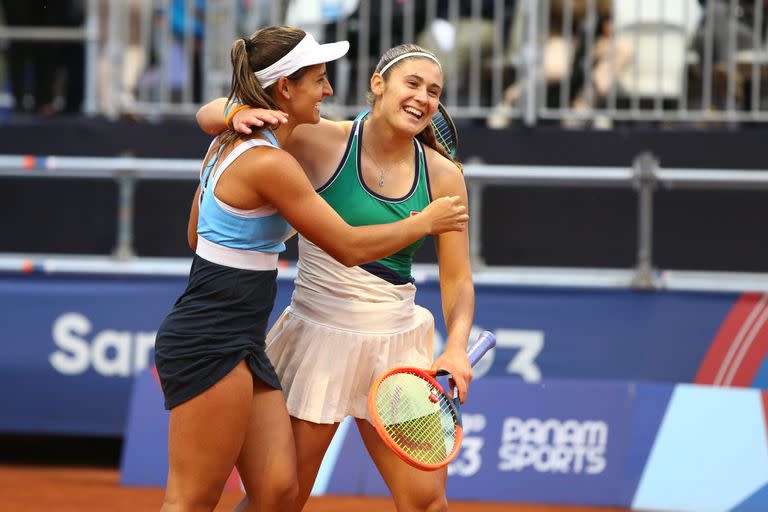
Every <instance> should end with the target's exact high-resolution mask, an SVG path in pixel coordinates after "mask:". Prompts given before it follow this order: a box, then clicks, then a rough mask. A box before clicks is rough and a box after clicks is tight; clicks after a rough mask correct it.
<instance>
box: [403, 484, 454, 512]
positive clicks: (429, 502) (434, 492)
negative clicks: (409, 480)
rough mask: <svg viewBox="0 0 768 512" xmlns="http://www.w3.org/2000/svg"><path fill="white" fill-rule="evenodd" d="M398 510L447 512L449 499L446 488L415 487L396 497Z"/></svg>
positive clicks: (406, 511) (405, 511) (408, 511)
mask: <svg viewBox="0 0 768 512" xmlns="http://www.w3.org/2000/svg"><path fill="white" fill-rule="evenodd" d="M395 507H396V508H397V510H398V512H416V511H419V512H446V511H447V510H448V499H447V498H446V496H445V489H424V488H422V489H418V490H416V489H414V490H412V492H409V493H407V494H406V495H403V496H400V497H399V498H397V499H395Z"/></svg>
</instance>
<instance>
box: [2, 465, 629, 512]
mask: <svg viewBox="0 0 768 512" xmlns="http://www.w3.org/2000/svg"><path fill="white" fill-rule="evenodd" d="M0 497H2V498H0V499H2V505H1V506H0V508H2V510H8V511H9V512H10V511H13V512H52V511H55V512H95V511H100V512H101V511H110V512H143V511H157V510H159V509H160V503H161V501H162V498H163V491H162V489H155V488H136V487H121V486H120V485H119V472H118V470H117V469H105V468H88V467H62V466H55V467H54V466H14V465H0ZM239 500H240V495H239V494H238V493H235V492H227V493H225V494H224V495H223V496H222V499H221V501H220V502H219V506H218V507H217V508H216V512H224V511H227V510H230V509H231V508H232V506H233V505H234V504H235V503H237V502H238V501H239ZM304 510H305V511H306V512H353V511H354V512H359V511H365V512H394V510H395V509H394V507H393V506H392V503H391V502H390V501H389V500H388V499H373V498H353V497H338V496H324V497H318V498H311V499H310V501H309V503H308V505H307V506H306V508H305V509H304ZM450 510H451V512H627V511H626V509H619V508H584V507H560V506H547V505H530V504H521V505H511V504H502V503H479V502H451V504H450Z"/></svg>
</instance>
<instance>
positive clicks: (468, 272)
mask: <svg viewBox="0 0 768 512" xmlns="http://www.w3.org/2000/svg"><path fill="white" fill-rule="evenodd" d="M435 160H436V161H434V162H430V178H431V180H430V181H431V182H432V194H433V196H437V195H444V194H445V195H452V196H458V197H460V198H461V202H462V204H464V205H466V204H467V189H466V186H465V185H464V177H463V176H462V174H461V172H460V171H459V170H458V169H457V168H456V166H455V165H454V164H452V163H451V162H449V161H448V160H447V159H445V158H443V157H440V158H439V159H437V158H435ZM436 245H437V257H438V264H439V268H440V295H441V299H442V304H443V317H444V318H445V327H446V330H447V332H448V339H447V341H446V346H445V351H444V352H443V354H442V355H441V356H440V357H439V358H438V359H437V360H436V361H435V364H434V365H433V368H440V369H443V370H447V371H448V372H450V374H451V377H452V378H453V381H454V382H455V383H456V387H457V388H458V391H459V397H460V398H461V401H462V402H463V401H464V399H465V398H466V396H467V391H468V390H469V383H470V381H471V380H472V367H471V365H470V364H469V359H468V357H467V340H468V338H469V332H470V330H471V329H472V320H473V317H474V311H475V288H474V283H473V281H472V267H471V264H470V260H469V239H468V236H467V233H466V231H464V232H448V233H443V234H441V235H439V236H437V237H436Z"/></svg>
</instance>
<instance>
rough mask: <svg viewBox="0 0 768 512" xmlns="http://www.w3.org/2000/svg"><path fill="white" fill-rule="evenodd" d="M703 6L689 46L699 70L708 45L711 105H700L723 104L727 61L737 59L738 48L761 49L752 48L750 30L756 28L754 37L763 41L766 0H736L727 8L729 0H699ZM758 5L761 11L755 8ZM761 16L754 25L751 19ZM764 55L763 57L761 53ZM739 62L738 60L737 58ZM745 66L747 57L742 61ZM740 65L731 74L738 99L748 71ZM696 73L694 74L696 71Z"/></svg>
mask: <svg viewBox="0 0 768 512" xmlns="http://www.w3.org/2000/svg"><path fill="white" fill-rule="evenodd" d="M699 3H700V4H701V6H702V8H703V9H704V16H702V19H701V23H700V24H699V27H698V30H697V31H696V35H695V37H694V41H693V44H692V49H693V50H694V51H695V52H696V54H697V56H698V61H699V63H700V65H699V66H698V67H697V71H698V72H699V74H700V72H701V71H702V67H703V64H701V63H703V62H704V59H706V58H707V50H706V48H707V46H708V45H711V46H710V47H711V52H712V53H711V58H712V73H713V77H712V78H713V85H714V92H715V96H714V98H713V99H712V100H713V104H712V105H704V107H705V108H710V107H712V108H716V109H723V108H725V103H726V101H727V97H726V96H727V85H726V84H727V81H728V73H729V71H728V69H729V63H730V62H733V61H737V62H738V61H740V60H741V59H739V57H738V54H739V52H744V51H749V50H758V51H760V50H762V48H754V41H753V37H754V31H755V29H757V33H758V41H761V42H763V44H765V38H766V33H765V29H766V22H768V20H766V14H768V13H766V12H765V8H766V6H768V0H762V1H761V2H755V1H754V0H738V1H737V2H736V3H735V4H734V6H733V7H734V9H733V10H732V9H731V2H730V0H699ZM756 9H759V10H760V11H762V12H758V11H757V10H756ZM756 19H757V20H762V22H761V24H760V25H759V26H758V27H755V20H756ZM763 58H764V57H763ZM739 63H740V62H739ZM743 63H744V64H747V67H748V66H749V65H751V62H750V61H747V62H743ZM743 71H744V69H742V68H741V66H736V67H735V75H734V77H733V78H734V84H735V90H734V100H735V101H736V103H741V102H742V101H743V98H744V96H745V89H744V88H745V85H746V78H747V77H746V76H745V75H748V74H749V73H750V72H751V71H747V72H746V73H743ZM697 75H698V74H697Z"/></svg>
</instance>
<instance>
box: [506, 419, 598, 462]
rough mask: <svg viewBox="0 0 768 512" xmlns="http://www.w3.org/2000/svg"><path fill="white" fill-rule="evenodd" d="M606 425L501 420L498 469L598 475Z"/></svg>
mask: <svg viewBox="0 0 768 512" xmlns="http://www.w3.org/2000/svg"><path fill="white" fill-rule="evenodd" d="M607 447H608V425H607V424H606V423H605V422H604V421H599V420H586V421H578V420H574V419H569V420H565V421H560V420H557V419H552V418H550V419H547V420H540V419H538V418H529V419H525V420H524V419H521V418H515V417H510V418H506V419H505V420H504V425H503V427H502V433H501V446H500V447H499V471H523V470H525V469H528V468H530V469H532V470H534V471H537V472H539V473H572V474H580V473H585V474H587V475H598V474H600V473H602V472H603V471H605V468H606V458H605V452H606V449H607Z"/></svg>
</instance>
